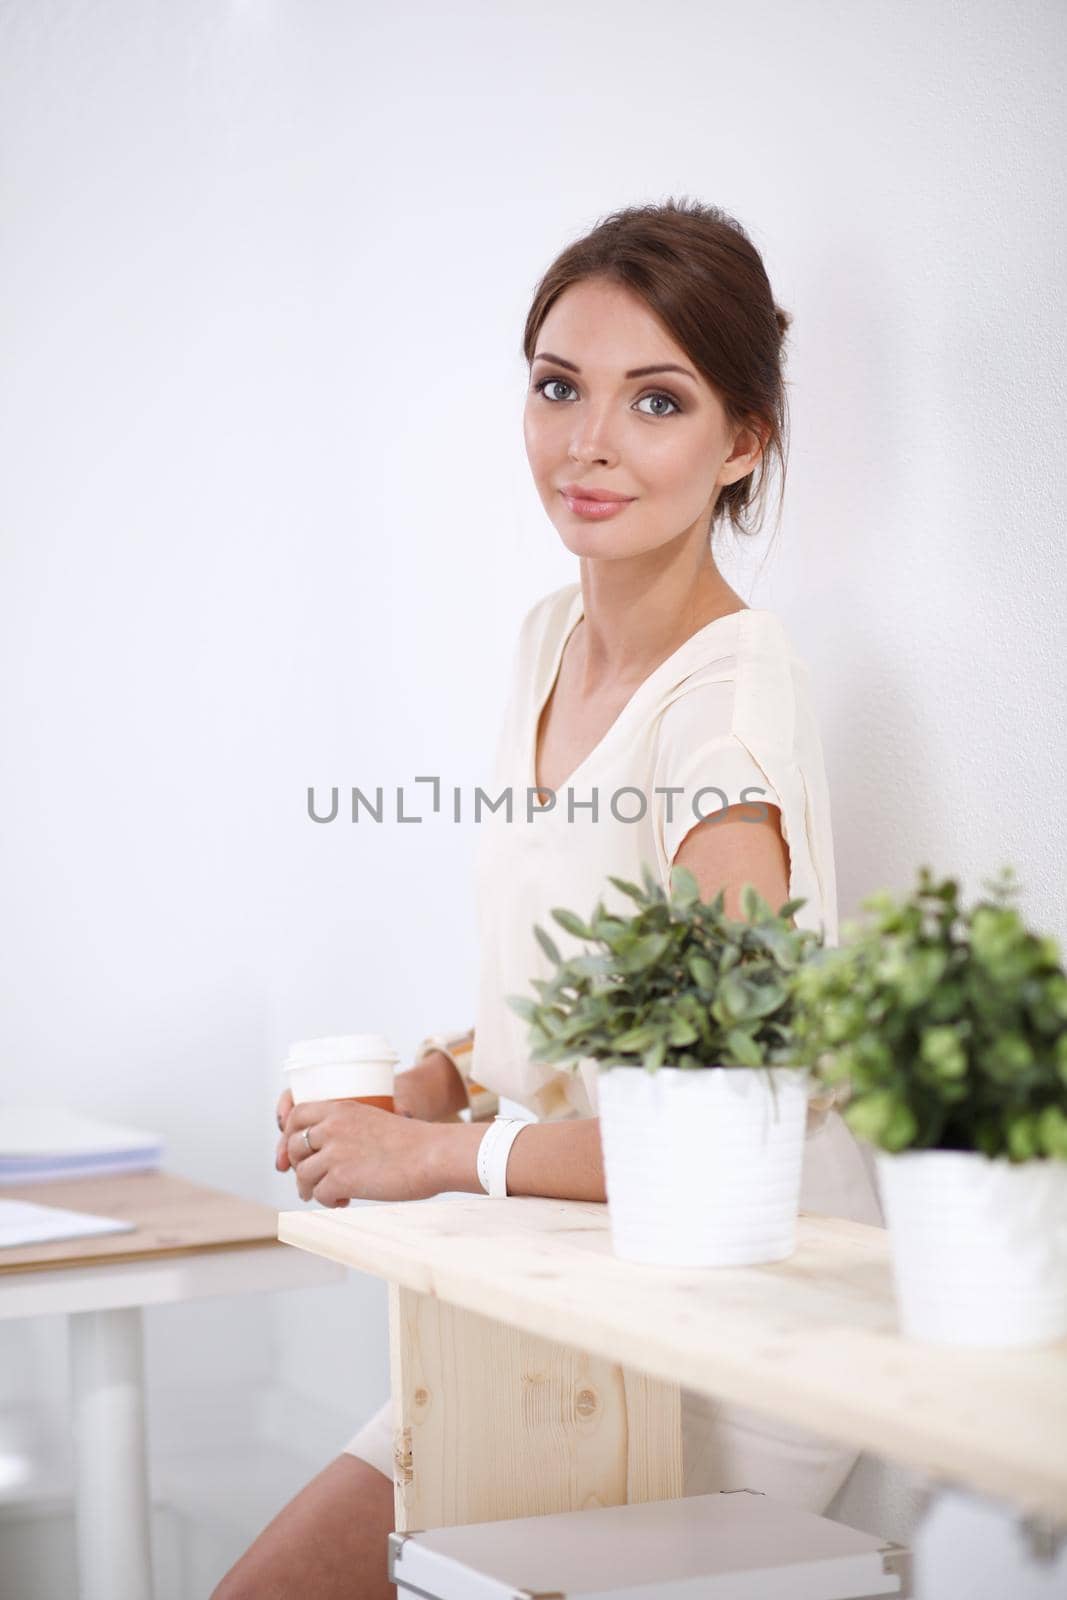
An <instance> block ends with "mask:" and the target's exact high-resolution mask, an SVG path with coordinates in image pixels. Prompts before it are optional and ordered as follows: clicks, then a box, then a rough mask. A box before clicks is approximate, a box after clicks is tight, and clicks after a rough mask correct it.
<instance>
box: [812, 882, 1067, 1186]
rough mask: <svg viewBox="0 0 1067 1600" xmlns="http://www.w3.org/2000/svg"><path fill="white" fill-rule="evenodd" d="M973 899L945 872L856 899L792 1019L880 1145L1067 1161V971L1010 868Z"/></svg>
mask: <svg viewBox="0 0 1067 1600" xmlns="http://www.w3.org/2000/svg"><path fill="white" fill-rule="evenodd" d="M983 888H985V889H986V890H987V891H988V895H987V897H986V898H983V899H980V900H979V901H977V902H976V904H975V905H974V906H973V907H972V908H971V909H969V910H965V909H963V908H961V906H960V903H959V885H958V883H957V882H956V881H955V879H953V878H946V879H945V880H944V881H942V882H936V881H935V879H934V876H933V874H932V873H931V871H930V869H929V868H928V867H921V868H920V869H919V878H918V887H917V889H916V890H914V891H913V892H912V894H911V895H910V896H907V897H904V898H895V897H894V896H893V895H892V894H891V893H890V892H889V891H888V890H884V889H883V890H880V891H878V892H877V893H876V894H873V895H870V896H869V897H868V898H867V899H866V900H864V901H863V902H862V906H863V908H864V909H865V910H867V911H869V912H871V913H873V918H869V919H868V920H867V921H866V922H862V921H853V922H849V923H846V924H845V925H844V928H843V929H842V933H843V936H844V942H843V943H842V945H841V946H840V947H839V948H836V949H824V950H822V951H819V952H817V953H816V954H815V955H814V957H813V959H812V960H811V961H810V962H809V963H808V964H806V966H805V968H804V969H803V971H802V972H800V973H798V981H797V985H796V999H797V1011H796V1016H795V1019H794V1027H795V1032H796V1037H797V1040H798V1042H800V1043H802V1044H803V1046H804V1047H805V1056H806V1059H807V1060H808V1061H809V1062H810V1063H811V1066H812V1071H813V1073H814V1076H815V1078H816V1080H817V1081H818V1082H819V1083H821V1084H831V1085H835V1086H837V1088H838V1090H841V1089H843V1090H844V1096H845V1098H843V1099H842V1100H839V1106H840V1107H841V1114H842V1115H843V1117H844V1119H845V1121H846V1122H847V1123H848V1125H849V1127H850V1128H851V1129H852V1131H853V1132H854V1133H855V1134H857V1135H858V1136H859V1137H861V1138H864V1139H866V1140H868V1141H869V1142H870V1143H871V1144H874V1145H878V1146H880V1147H881V1148H882V1149H883V1150H889V1151H899V1150H908V1149H913V1150H973V1151H979V1152H981V1153H983V1154H985V1155H987V1156H1007V1157H1008V1158H1009V1159H1010V1160H1012V1161H1027V1160H1030V1159H1032V1158H1034V1157H1047V1156H1058V1157H1060V1158H1061V1159H1065V1160H1067V975H1065V974H1064V970H1063V965H1062V961H1061V957H1060V950H1059V946H1058V945H1057V943H1056V941H1055V940H1054V939H1052V938H1049V937H1045V936H1042V935H1039V934H1036V933H1033V932H1031V931H1029V930H1028V929H1027V928H1025V927H1024V926H1023V923H1022V920H1021V919H1020V916H1019V914H1018V911H1017V910H1016V909H1015V908H1014V907H1013V906H1012V905H1010V904H1009V901H1010V899H1011V897H1012V896H1013V895H1015V894H1016V893H1017V892H1018V884H1017V883H1016V881H1015V877H1014V873H1013V871H1012V868H1011V867H1004V868H1002V869H1001V872H1000V874H999V875H998V877H996V878H993V879H983Z"/></svg>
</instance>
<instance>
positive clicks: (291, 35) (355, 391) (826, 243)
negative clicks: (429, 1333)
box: [0, 0, 1067, 1531]
mask: <svg viewBox="0 0 1067 1600" xmlns="http://www.w3.org/2000/svg"><path fill="white" fill-rule="evenodd" d="M1063 57H1064V29H1063V22H1062V12H1061V10H1060V7H1059V6H1057V5H1055V4H1052V3H1043V4H1042V3H1038V4H1029V5H1027V6H1024V7H1019V6H1018V5H1015V4H1010V3H1007V0H981V3H975V4H972V5H970V6H968V7H966V8H959V7H957V6H955V5H947V4H943V3H942V4H933V5H931V4H930V3H929V0H927V3H925V4H922V5H920V4H919V3H918V0H868V3H866V4H864V5H862V6H841V5H837V4H831V3H814V0H765V3H764V4H763V5H761V6H759V7H758V8H755V9H752V8H749V9H747V10H746V8H744V7H738V6H736V5H729V6H727V5H722V4H708V3H706V0H702V3H699V4H698V3H696V0H689V3H681V0H661V3H660V4H658V5H656V6H648V5H644V4H638V3H636V0H597V3H589V0H586V3H580V0H568V3H566V4H564V3H562V0H545V3H541V4H538V5H532V4H518V3H517V4H512V5H508V6H502V5H499V4H491V3H486V0H481V3H478V0H475V3H468V4H465V5H463V6H459V7H455V6H449V7H440V6H436V5H433V4H429V3H421V4H416V3H411V0H408V3H404V4H398V5H396V6H394V7H392V8H390V9H389V10H388V11H386V10H385V9H384V8H383V9H379V8H377V7H370V6H366V5H359V4H347V5H346V4H341V3H339V0H319V3H313V4H306V3H305V4H298V3H293V0H290V3H288V4H286V3H282V0H277V3H273V4H271V3H267V0H262V3H252V0H243V3H241V0H232V3H230V4H222V3H208V0H179V3H176V4H160V3H157V4H154V5H152V4H145V3H143V0H142V3H137V0H95V3H92V4H86V3H76V0H5V3H3V4H0V108H2V109H0V149H2V185H3V187H2V219H3V228H4V240H5V243H4V249H3V253H2V256H0V337H2V340H3V361H2V367H0V373H2V375H0V384H2V393H0V406H2V437H3V444H4V456H5V469H4V472H3V475H2V479H0V537H2V541H3V552H2V553H3V567H2V591H0V652H2V655H0V662H2V674H0V685H2V686H0V696H2V728H3V743H2V749H3V752H4V755H5V758H6V761H5V769H6V771H5V783H4V797H5V802H6V805H5V820H4V827H3V829H2V831H0V874H2V879H0V881H2V893H3V903H4V905H5V908H6V915H5V916H4V918H3V923H2V929H0V941H2V943H0V973H2V975H3V977H2V980H0V981H2V983H3V989H4V1004H3V1009H2V1014H0V1062H2V1066H0V1072H2V1075H3V1094H4V1095H5V1096H6V1097H8V1098H10V1099H15V1100H19V1099H23V1100H40V1099H42V1098H50V1099H53V1100H55V1101H57V1102H59V1101H66V1102H69V1103H71V1104H74V1105H78V1106H82V1107H85V1108H87V1109H93V1110H96V1111H99V1112H101V1113H103V1114H104V1115H111V1116H114V1117H116V1118H121V1119H124V1120H129V1121H132V1122H134V1123H140V1124H145V1125H148V1126H152V1127H155V1128H157V1129H158V1130H159V1131H160V1132H161V1133H162V1134H163V1135H164V1137H165V1138H166V1140H167V1143H168V1146H169V1165H170V1166H171V1167H172V1169H173V1170H175V1171H178V1172H182V1173H185V1174H187V1175H188V1176H190V1177H192V1178H195V1179H199V1180H202V1181H205V1182H209V1183H213V1184H217V1185H219V1186H222V1187H226V1188H230V1189H233V1190H236V1191H239V1192H241V1193H244V1194H248V1195H253V1196H259V1197H262V1198H263V1199H267V1200H271V1201H273V1202H275V1203H278V1204H288V1203H290V1202H291V1200H292V1190H291V1188H290V1185H289V1180H288V1179H286V1180H284V1181H283V1180H281V1179H279V1178H278V1177H276V1175H275V1174H274V1173H273V1170H272V1149H273V1142H274V1128H273V1123H272V1118H271V1107H272V1102H273V1098H274V1095H275V1093H276V1088H277V1066H278V1062H279V1059H280V1057H281V1055H282V1053H283V1051H284V1048H285V1045H286V1043H287V1042H288V1041H289V1040H290V1039H291V1038H293V1037H296V1036H300V1035H306V1034H308V1033H309V1032H327V1031H334V1030H347V1029H361V1028H382V1029H385V1030H387V1031H388V1032H389V1033H390V1034H392V1035H393V1037H394V1038H395V1040H396V1041H397V1044H398V1046H399V1048H401V1050H403V1051H404V1052H409V1051H410V1050H411V1048H412V1046H413V1045H414V1043H415V1042H416V1040H417V1039H418V1038H419V1037H420V1035H421V1034H422V1033H423V1032H425V1031H428V1030H429V1029H432V1028H434V1027H436V1026H438V1025H441V1024H445V1025H450V1024H451V1023H452V1022H454V1021H456V1022H463V1021H466V1020H468V1019H470V1020H473V1017H472V1008H473V998H474V974H475V942H474V941H475V925H474V916H473V903H472V882H471V864H472V859H473V834H472V830H471V828H470V826H463V827H455V826H453V825H451V824H449V823H447V822H446V821H444V820H443V819H440V818H438V819H434V820H432V821H430V822H428V823H426V824H424V825H423V826H421V827H408V828H403V827H400V826H398V825H396V824H395V823H394V824H393V825H391V826H382V827H380V828H377V829H375V828H373V827H372V826H369V825H367V824H365V823H361V824H360V825H359V826H358V827H354V826H352V825H350V824H349V825H342V824H337V825H334V826H331V827H316V826H314V825H313V824H311V823H310V822H309V821H308V820H307V818H306V815H305V810H304V806H305V789H306V786H307V785H308V784H309V783H315V784H317V785H320V786H329V785H331V784H333V783H338V784H340V785H343V786H348V785H351V784H360V785H362V786H364V787H367V786H371V787H373V786H375V785H377V784H378V783H382V784H386V785H388V784H391V783H405V784H407V785H411V784H412V780H413V778H414V776H415V775H416V774H424V773H437V774H440V775H441V777H442V780H443V781H444V782H445V783H446V784H457V785H460V786H462V788H463V789H464V791H465V792H466V793H467V794H472V793H473V787H474V785H475V784H477V783H480V782H482V783H484V782H486V781H487V780H488V760H489V753H490V747H491V741H492V738H493V734H494V728H495V719H496V717H497V715H498V713H499V710H500V708H501V704H502V697H503V683H502V671H503V669H504V667H505V666H506V664H507V662H508V660H509V659H510V652H511V648H512V643H513V638H514V631H515V626H516V623H517V621H518V619H519V617H520V616H521V615H522V614H523V612H524V611H525V610H526V609H527V607H528V606H529V605H530V604H531V603H532V601H533V600H534V599H535V598H536V597H537V596H538V595H540V594H542V593H544V592H545V591H546V590H547V589H549V588H551V587H555V586H557V585H558V584H561V583H564V582H567V581H570V580H571V579H572V578H573V577H574V576H575V572H574V568H573V565H572V562H571V560H570V558H569V557H568V556H567V555H566V553H565V552H563V551H562V550H561V548H560V546H559V543H558V540H557V537H556V535H555V533H554V530H553V529H552V528H551V526H550V525H549V524H548V523H547V521H546V519H545V517H544V514H543V512H542V510H541V507H540V503H539V502H538V500H537V498H536V495H535V493H534V490H533V487H532V485H531V483H530V482H529V481H528V474H527V469H526V464H525V460H524V456H523V450H522V439H521V429H520V413H521V407H522V397H523V365H522V362H521V359H520V355H519V344H520V337H521V328H522V321H523V317H524V315H525V311H526V308H527V304H528V299H529V296H530V293H531V290H532V288H533V285H534V283H535V281H536V278H537V276H538V274H539V272H540V271H541V269H542V268H543V267H544V265H545V264H546V263H547V261H548V260H549V259H550V258H551V256H552V255H553V254H554V253H555V251H556V250H557V249H558V248H559V247H560V246H561V245H562V244H563V243H564V241H565V240H567V239H568V238H570V237H573V236H575V235H576V234H577V233H579V232H580V231H583V230H584V229H585V228H587V227H588V226H589V225H591V224H592V222H593V221H594V220H595V219H596V217H597V216H598V215H601V214H603V213H604V212H606V211H608V210H610V209H613V208H615V207H617V206H619V205H622V204H626V203H630V202H634V201H644V200H650V199H652V200H655V199H661V198H664V197H665V196H667V195H668V194H675V195H678V194H692V195H696V196H699V197H700V198H702V199H706V200H710V201H713V202H716V203H719V204H721V205H723V206H725V207H726V208H727V209H728V210H730V211H732V212H733V213H735V214H736V215H737V216H738V217H739V218H740V219H741V220H742V221H743V222H744V223H745V224H746V226H747V227H748V228H749V229H750V231H751V233H752V235H753V237H754V239H755V241H756V243H757V244H758V246H759V247H760V248H761V250H762V251H763V252H764V258H765V261H766V264H767V267H768V271H769V273H770V276H771V280H772V283H773V285H774V287H775V290H776V293H777V296H778V299H779V301H780V303H781V304H783V305H785V306H786V307H787V308H788V309H789V310H790V311H791V312H792V313H793V315H794V317H795V330H794V336H793V347H792V356H791V361H790V368H789V378H790V383H791V390H790V393H791V399H792V407H793V423H794V428H793V449H792V456H791V462H790V470H789V482H788V494H787V501H786V513H785V517H784V522H783V532H782V538H781V541H780V543H779V544H778V545H777V547H776V549H775V552H774V554H773V557H772V559H771V560H770V561H769V562H768V563H767V565H766V566H764V567H763V569H762V572H761V573H760V575H759V577H758V580H756V579H755V574H756V571H757V569H758V568H759V567H760V558H761V556H762V554H763V551H764V548H765V547H764V545H760V546H759V548H758V549H757V550H756V551H755V552H749V553H746V558H745V560H743V561H741V562H737V561H736V560H735V561H733V562H731V561H729V560H726V561H725V562H724V564H725V565H726V567H727V571H728V572H729V573H730V575H731V576H732V577H733V578H734V580H735V581H739V582H741V583H742V584H743V585H744V586H745V589H746V593H747V595H748V597H749V598H750V599H752V600H753V601H754V603H756V604H763V605H771V606H776V607H779V608H780V609H781V611H782V612H783V614H784V615H785V616H786V618H787V621H788V623H789V625H790V627H791V630H792V631H793V633H794V635H795V637H796V638H797V640H798V643H800V644H801V646H802V648H803V649H804V650H805V652H806V654H807V655H808V658H809V660H810V661H811V664H812V667H813V671H814V674H815V679H816V688H817V693H818V700H819V705H820V708H821V711H822V716H823V735H824V743H825V746H826V751H827V759H828V766H829V777H830V784H831V792H832V796H833V803H834V822H835V831H836V840H837V853H838V870H839V881H840V891H841V912H842V915H845V916H847V915H850V914H852V913H853V911H854V910H855V907H856V904H857V902H858V899H859V897H860V896H861V895H862V894H864V893H866V892H867V891H868V890H869V889H871V888H873V887H874V886H876V885H879V884H883V883H885V884H891V885H894V886H898V887H903V886H905V885H907V884H910V882H911V881H912V880H913V877H914V872H915V868H916V866H917V865H918V863H919V862H920V861H927V860H928V861H930V862H932V863H933V864H934V865H935V866H936V867H937V868H938V869H939V870H944V871H948V870H952V871H954V872H958V873H959V874H960V875H961V876H962V878H963V879H964V882H965V885H966V887H967V890H968V892H971V891H974V890H976V889H977V887H978V881H979V879H980V878H981V877H982V876H984V875H985V874H986V873H987V872H989V871H991V870H993V869H994V868H995V867H997V866H998V865H999V864H1000V862H1001V861H1006V860H1010V861H1012V862H1013V863H1014V864H1015V865H1016V867H1017V869H1018V870H1019V872H1020V875H1021V877H1022V879H1023V881H1024V883H1025V886H1026V897H1025V909H1026V910H1027V912H1028V914H1030V915H1031V916H1032V917H1033V918H1034V919H1035V920H1036V921H1038V922H1039V923H1041V924H1043V925H1044V926H1045V927H1047V928H1048V929H1050V930H1051V931H1053V932H1056V933H1058V934H1060V935H1063V934H1064V933H1065V932H1067V927H1065V918H1064V911H1063V893H1062V891H1063V885H1064V866H1065V845H1064V836H1063V830H1062V829H1061V828H1060V827H1059V825H1058V819H1057V817H1056V813H1055V802H1056V799H1057V798H1058V796H1059V795H1060V794H1061V793H1062V789H1063V778H1064V770H1063V740H1062V728H1061V720H1060V711H1059V708H1060V707H1061V706H1062V704H1063V703H1064V699H1065V693H1067V683H1065V668H1064V660H1063V652H1062V640H1063V637H1064V625H1065V620H1067V619H1065V593H1064V583H1063V578H1062V550H1063V546H1062V526H1063V523H1062V509H1061V508H1062V505H1063V501H1064V491H1065V487H1067V486H1065V483H1064V454H1063V451H1062V448H1061V445H1060V435H1061V432H1062V409H1061V397H1062V379H1061V373H1062V370H1063V363H1064V348H1063V346H1064V331H1063V330H1064V326H1065V318H1064V314H1063V312H1064V306H1063V294H1062V286H1061V284H1060V281H1059V279H1058V278H1057V277H1055V276H1054V269H1055V264H1056V259H1057V245H1058V244H1062V204H1061V199H1060V193H1059V187H1058V182H1057V178H1058V170H1059V164H1060V159H1061V154H1062V150H1063V148H1064V145H1063V132H1064V129H1063V121H1064V110H1063V100H1062V95H1061V94H1060V93H1059V92H1058V91H1059V88H1060V85H1061V83H1062V76H1063V67H1064V61H1063ZM749 574H751V575H752V576H753V579H754V581H753V582H752V583H749V582H748V575H749ZM415 792H417V790H416V791H415ZM379 1290H380V1285H377V1284H374V1283H371V1282H370V1281H368V1280H354V1281H353V1283H352V1285H351V1286H350V1287H348V1288H346V1289H345V1290H341V1291H336V1292H334V1291H330V1292H329V1293H327V1292H325V1291H320V1292H319V1295H318V1297H317V1298H316V1299H313V1298H312V1297H310V1296H309V1297H307V1299H306V1300H305V1301H303V1302H301V1303H295V1304H292V1305H289V1306H281V1307H279V1306H277V1305H275V1306H274V1307H273V1312H272V1315H271V1316H268V1317H265V1316H264V1315H263V1311H264V1306H263V1305H251V1304H237V1303H234V1304H225V1305H224V1304H222V1303H220V1306H219V1308H218V1310H217V1313H216V1315H215V1317H214V1318H212V1317H211V1316H209V1315H207V1314H206V1313H198V1314H197V1315H196V1316H195V1317H193V1316H188V1317H187V1316H185V1315H184V1314H183V1313H182V1312H181V1311H179V1310H175V1311H173V1312H167V1313H163V1312H160V1313H158V1314H157V1315H155V1316H154V1317H153V1319H152V1322H151V1328H150V1334H151V1346H150V1351H151V1361H152V1375H153V1384H154V1385H155V1386H156V1388H157V1389H159V1388H165V1387H166V1386H168V1385H189V1384H194V1383H195V1384H206V1383H209V1382H212V1381H220V1380H221V1381H222V1382H226V1381H229V1380H230V1379H231V1378H233V1377H234V1376H235V1375H236V1374H240V1375H242V1377H243V1378H244V1379H246V1380H247V1381H252V1382H255V1381H261V1382H263V1383H265V1384H275V1383H279V1382H280V1383H283V1384H288V1385H289V1386H291V1387H292V1388H294V1389H295V1390H296V1391H297V1392H298V1393H299V1394H300V1395H302V1396H304V1397H305V1398H306V1400H307V1402H308V1404H309V1406H311V1405H317V1406H321V1407H323V1408H325V1410H326V1412H327V1414H328V1415H329V1416H330V1417H331V1418H336V1421H335V1423H334V1424H333V1432H332V1433H331V1432H330V1429H329V1428H325V1429H324V1430H323V1434H322V1448H323V1449H324V1450H325V1449H326V1448H327V1447H329V1448H330V1449H333V1448H336V1446H337V1445H338V1444H339V1443H340V1442H341V1441H342V1440H343V1438H344V1437H345V1435H346V1434H347V1432H348V1431H349V1428H350V1426H354V1425H355V1424H356V1423H357V1422H358V1421H359V1420H360V1419H361V1416H362V1415H363V1414H364V1413H365V1412H366V1411H367V1410H368V1409H369V1408H370V1407H371V1406H372V1405H373V1404H375V1403H376V1401H377V1397H378V1395H379V1394H380V1393H381V1392H383V1389H384V1384H385V1379H386V1359H385V1346H384V1313H383V1301H382V1298H381V1295H380V1293H379ZM45 1332H46V1335H47V1339H46V1344H42V1345H40V1346H39V1349H38V1356H37V1358H36V1359H37V1363H38V1366H39V1368H40V1382H41V1383H42V1384H49V1385H51V1386H52V1387H53V1388H55V1386H56V1385H60V1386H61V1382H62V1379H61V1372H62V1348H61V1345H62V1341H61V1338H60V1336H59V1334H58V1333H57V1332H56V1330H53V1331H52V1333H48V1332H47V1330H45ZM27 1338H28V1331H27V1330H26V1329H25V1328H23V1329H12V1328H10V1327H8V1328H4V1329H3V1330H0V1399H2V1398H3V1397H4V1392H5V1390H7V1391H8V1393H9V1394H11V1393H13V1392H14V1384H15V1379H14V1378H13V1376H12V1374H13V1372H14V1370H15V1368H16V1366H17V1364H18V1361H19V1359H21V1358H22V1357H24V1355H25V1353H26V1341H27ZM354 1348H359V1349H360V1350H361V1351H362V1352H363V1354H364V1358H365V1366H364V1369H363V1376H362V1377H361V1378H354V1377H353V1376H352V1364H351V1356H352V1351H353V1349H354ZM887 1531H889V1530H888V1529H887Z"/></svg>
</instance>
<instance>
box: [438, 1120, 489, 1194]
mask: <svg viewBox="0 0 1067 1600" xmlns="http://www.w3.org/2000/svg"><path fill="white" fill-rule="evenodd" d="M485 1129H486V1124H485V1123H484V1122H457V1123H455V1124H454V1125H452V1124H449V1125H448V1126H445V1127H436V1128H427V1129H426V1132H427V1135H428V1138H427V1140H426V1143H425V1146H424V1163H425V1166H424V1172H423V1179H424V1185H425V1187H426V1188H427V1192H428V1193H429V1194H483V1193H484V1190H483V1189H482V1185H481V1182H480V1180H479V1178H478V1146H479V1145H480V1144H481V1142H482V1139H483V1138H484V1136H485Z"/></svg>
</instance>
